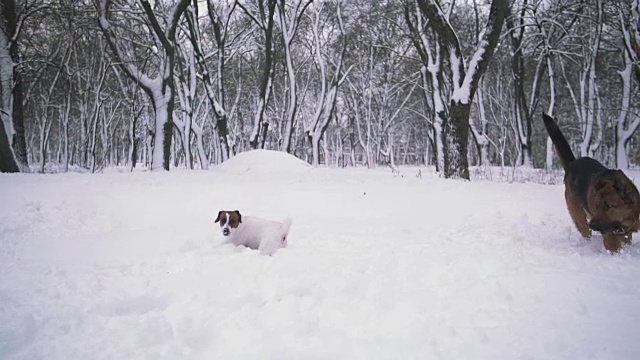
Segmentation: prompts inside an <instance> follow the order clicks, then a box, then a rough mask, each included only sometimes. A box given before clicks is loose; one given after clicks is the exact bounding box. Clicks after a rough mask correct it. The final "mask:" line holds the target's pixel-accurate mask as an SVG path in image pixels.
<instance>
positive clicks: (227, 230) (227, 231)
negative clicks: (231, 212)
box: [222, 228, 229, 236]
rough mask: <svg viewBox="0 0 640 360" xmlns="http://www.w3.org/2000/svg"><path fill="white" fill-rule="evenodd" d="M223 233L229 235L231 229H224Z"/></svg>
mask: <svg viewBox="0 0 640 360" xmlns="http://www.w3.org/2000/svg"><path fill="white" fill-rule="evenodd" d="M222 235H224V236H227V235H229V229H228V228H225V229H222Z"/></svg>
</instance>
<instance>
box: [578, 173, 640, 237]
mask: <svg viewBox="0 0 640 360" xmlns="http://www.w3.org/2000/svg"><path fill="white" fill-rule="evenodd" d="M587 202H588V209H587V210H588V212H589V215H590V216H591V219H590V221H589V227H590V228H591V229H592V230H594V231H598V232H601V233H603V234H617V235H623V234H626V233H629V232H633V231H637V229H638V218H639V217H640V194H639V193H638V189H637V188H636V187H635V185H634V184H633V183H632V182H631V180H629V178H628V177H627V176H626V175H624V173H623V172H622V171H620V170H609V171H605V172H603V173H601V174H597V175H593V177H592V178H591V186H590V187H589V191H588V193H587Z"/></svg>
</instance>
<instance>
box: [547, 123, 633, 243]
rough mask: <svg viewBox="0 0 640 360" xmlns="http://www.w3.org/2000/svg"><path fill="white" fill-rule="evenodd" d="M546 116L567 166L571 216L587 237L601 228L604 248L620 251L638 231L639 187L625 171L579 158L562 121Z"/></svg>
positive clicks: (567, 190) (568, 207)
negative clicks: (563, 132)
mask: <svg viewBox="0 0 640 360" xmlns="http://www.w3.org/2000/svg"><path fill="white" fill-rule="evenodd" d="M542 118H543V120H544V126H545V127H546V128H547V132H548V133H549V137H551V141H552V142H553V145H554V147H555V149H556V155H557V156H558V159H559V160H560V163H561V164H562V167H563V168H564V172H565V174H564V186H565V190H564V197H565V200H566V202H567V209H568V210H569V215H570V216H571V219H572V220H573V222H574V224H575V225H576V227H577V228H578V231H579V232H580V234H582V236H583V237H584V238H586V239H590V238H591V231H592V230H593V231H597V232H599V233H601V234H602V237H603V241H604V247H605V248H606V249H607V250H609V251H611V252H618V251H619V250H620V247H621V246H622V243H626V244H630V243H631V235H632V233H634V232H636V231H638V218H639V217H640V194H639V193H638V189H637V188H636V186H635V185H634V184H633V183H632V182H631V180H630V179H629V178H628V177H627V176H626V175H625V174H624V173H623V172H622V171H621V170H614V169H608V168H607V167H605V166H604V165H602V164H601V163H600V162H598V161H597V160H595V159H593V158H590V157H581V158H579V159H576V157H575V156H574V155H573V152H572V151H571V146H569V143H568V142H567V139H566V138H565V137H564V135H563V134H562V132H561V131H560V128H559V127H558V124H556V122H555V121H554V120H553V118H552V117H550V116H548V115H546V114H543V115H542Z"/></svg>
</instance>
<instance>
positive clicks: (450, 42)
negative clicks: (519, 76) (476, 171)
mask: <svg viewBox="0 0 640 360" xmlns="http://www.w3.org/2000/svg"><path fill="white" fill-rule="evenodd" d="M416 1H417V3H418V7H419V9H420V12H421V13H422V14H423V15H424V16H425V17H426V18H427V19H428V20H429V24H428V26H430V27H431V28H432V29H433V31H434V33H435V34H436V36H435V38H436V39H435V41H436V42H437V43H438V44H439V48H440V52H441V54H442V55H441V56H443V57H444V59H446V61H447V62H446V64H447V65H448V66H447V67H446V69H445V72H446V76H447V77H448V78H449V81H450V84H451V86H450V90H449V93H448V101H449V105H448V114H447V115H446V118H445V122H444V176H445V177H447V178H463V179H469V160H468V158H467V155H468V139H469V115H470V110H471V104H472V101H473V97H474V95H475V92H476V91H477V88H478V83H479V81H480V78H481V77H482V75H483V74H484V72H485V70H486V68H487V66H488V64H489V61H491V57H492V56H493V52H494V50H495V48H496V46H497V44H498V39H499V37H500V33H501V31H502V25H503V23H504V19H505V17H506V16H507V14H508V11H509V3H508V1H507V0H493V1H492V2H491V6H490V9H489V14H488V17H487V21H486V24H485V27H484V30H483V34H482V36H481V38H480V41H479V42H478V46H477V47H476V49H475V51H474V52H473V55H472V56H471V58H470V59H469V60H468V62H467V61H465V58H464V56H463V52H462V44H461V43H460V40H459V37H458V36H457V34H456V30H455V29H454V28H453V27H452V25H451V22H450V21H449V18H448V14H449V13H447V12H445V11H444V9H443V8H442V7H441V6H440V4H439V3H438V2H437V1H435V0H416ZM452 6H453V5H452ZM442 64H443V65H444V64H445V62H444V61H443V62H442Z"/></svg>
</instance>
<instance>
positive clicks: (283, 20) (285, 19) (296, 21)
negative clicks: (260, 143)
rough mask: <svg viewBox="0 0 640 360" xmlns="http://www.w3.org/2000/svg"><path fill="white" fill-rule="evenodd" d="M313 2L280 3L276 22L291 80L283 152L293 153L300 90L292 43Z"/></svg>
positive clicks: (310, 0)
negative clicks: (292, 135)
mask: <svg viewBox="0 0 640 360" xmlns="http://www.w3.org/2000/svg"><path fill="white" fill-rule="evenodd" d="M311 2H313V0H297V1H296V2H295V4H293V5H289V6H287V5H286V3H285V0H280V1H279V2H278V12H277V15H278V21H277V22H276V23H277V24H278V26H279V27H280V31H281V32H282V37H283V39H284V58H285V62H286V65H287V77H288V80H289V89H288V90H289V99H288V101H289V102H288V104H287V115H286V119H285V122H284V134H283V136H284V137H283V139H282V145H281V150H282V151H286V152H291V134H292V132H293V126H294V122H295V118H296V111H297V109H298V90H297V86H296V72H295V68H294V66H293V56H292V54H291V43H292V42H293V39H294V37H295V35H296V32H297V31H298V26H299V25H300V21H301V20H302V15H303V14H304V12H305V10H306V9H307V7H308V6H309V4H311Z"/></svg>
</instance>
